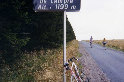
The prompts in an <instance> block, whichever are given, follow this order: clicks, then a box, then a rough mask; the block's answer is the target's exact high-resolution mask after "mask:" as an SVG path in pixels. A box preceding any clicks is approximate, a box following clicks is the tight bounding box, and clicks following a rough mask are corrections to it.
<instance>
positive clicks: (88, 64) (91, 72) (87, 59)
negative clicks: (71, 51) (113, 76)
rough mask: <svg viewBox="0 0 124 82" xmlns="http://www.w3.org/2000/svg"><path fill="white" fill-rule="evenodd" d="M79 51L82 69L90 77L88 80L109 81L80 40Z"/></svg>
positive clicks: (92, 81) (96, 81)
mask: <svg viewBox="0 0 124 82" xmlns="http://www.w3.org/2000/svg"><path fill="white" fill-rule="evenodd" d="M79 52H80V53H81V54H82V56H81V57H80V61H81V64H82V65H83V71H84V73H85V75H86V76H87V77H88V78H90V82H110V79H108V78H107V77H106V75H105V74H104V73H103V71H102V70H101V69H100V67H98V65H97V64H96V62H95V60H94V59H93V58H92V57H91V56H90V55H89V54H88V53H87V52H86V51H85V49H84V47H83V45H82V44H81V42H79Z"/></svg>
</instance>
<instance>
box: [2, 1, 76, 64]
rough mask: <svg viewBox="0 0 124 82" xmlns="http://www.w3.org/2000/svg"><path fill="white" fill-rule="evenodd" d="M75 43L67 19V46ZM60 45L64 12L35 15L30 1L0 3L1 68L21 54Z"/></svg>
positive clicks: (61, 42)
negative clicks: (70, 42) (3, 64)
mask: <svg viewBox="0 0 124 82" xmlns="http://www.w3.org/2000/svg"><path fill="white" fill-rule="evenodd" d="M73 39H75V34H74V31H73V29H72V26H71V24H70V22H69V21H68V18H67V42H69V41H71V40H73ZM62 44H63V12H34V10H33V2H32V0H1V2H0V64H1V63H10V62H13V61H14V60H15V59H18V58H19V56H20V55H22V53H23V52H24V51H28V52H30V51H34V50H41V49H48V48H49V49H51V48H58V47H60V46H61V45H62Z"/></svg>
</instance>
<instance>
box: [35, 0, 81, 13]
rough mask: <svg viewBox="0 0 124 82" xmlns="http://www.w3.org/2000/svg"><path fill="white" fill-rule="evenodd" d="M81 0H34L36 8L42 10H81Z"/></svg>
mask: <svg viewBox="0 0 124 82" xmlns="http://www.w3.org/2000/svg"><path fill="white" fill-rule="evenodd" d="M80 3H81V0H34V1H33V4H34V10H35V11H37V12H40V11H66V12H74V11H79V10H80V5H81V4H80Z"/></svg>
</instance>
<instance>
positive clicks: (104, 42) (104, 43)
mask: <svg viewBox="0 0 124 82" xmlns="http://www.w3.org/2000/svg"><path fill="white" fill-rule="evenodd" d="M106 43H107V42H106V39H105V38H104V39H103V41H102V44H103V47H105V45H106ZM105 50H106V49H105Z"/></svg>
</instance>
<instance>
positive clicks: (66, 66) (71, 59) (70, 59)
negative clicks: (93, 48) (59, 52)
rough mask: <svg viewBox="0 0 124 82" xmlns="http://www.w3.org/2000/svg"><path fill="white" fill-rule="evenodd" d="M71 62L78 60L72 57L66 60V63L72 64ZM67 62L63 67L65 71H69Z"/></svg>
mask: <svg viewBox="0 0 124 82" xmlns="http://www.w3.org/2000/svg"><path fill="white" fill-rule="evenodd" d="M73 60H78V59H77V58H75V57H72V58H69V59H68V62H73ZM68 62H66V63H65V65H64V67H65V68H66V70H69V69H70V68H69V63H68Z"/></svg>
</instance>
